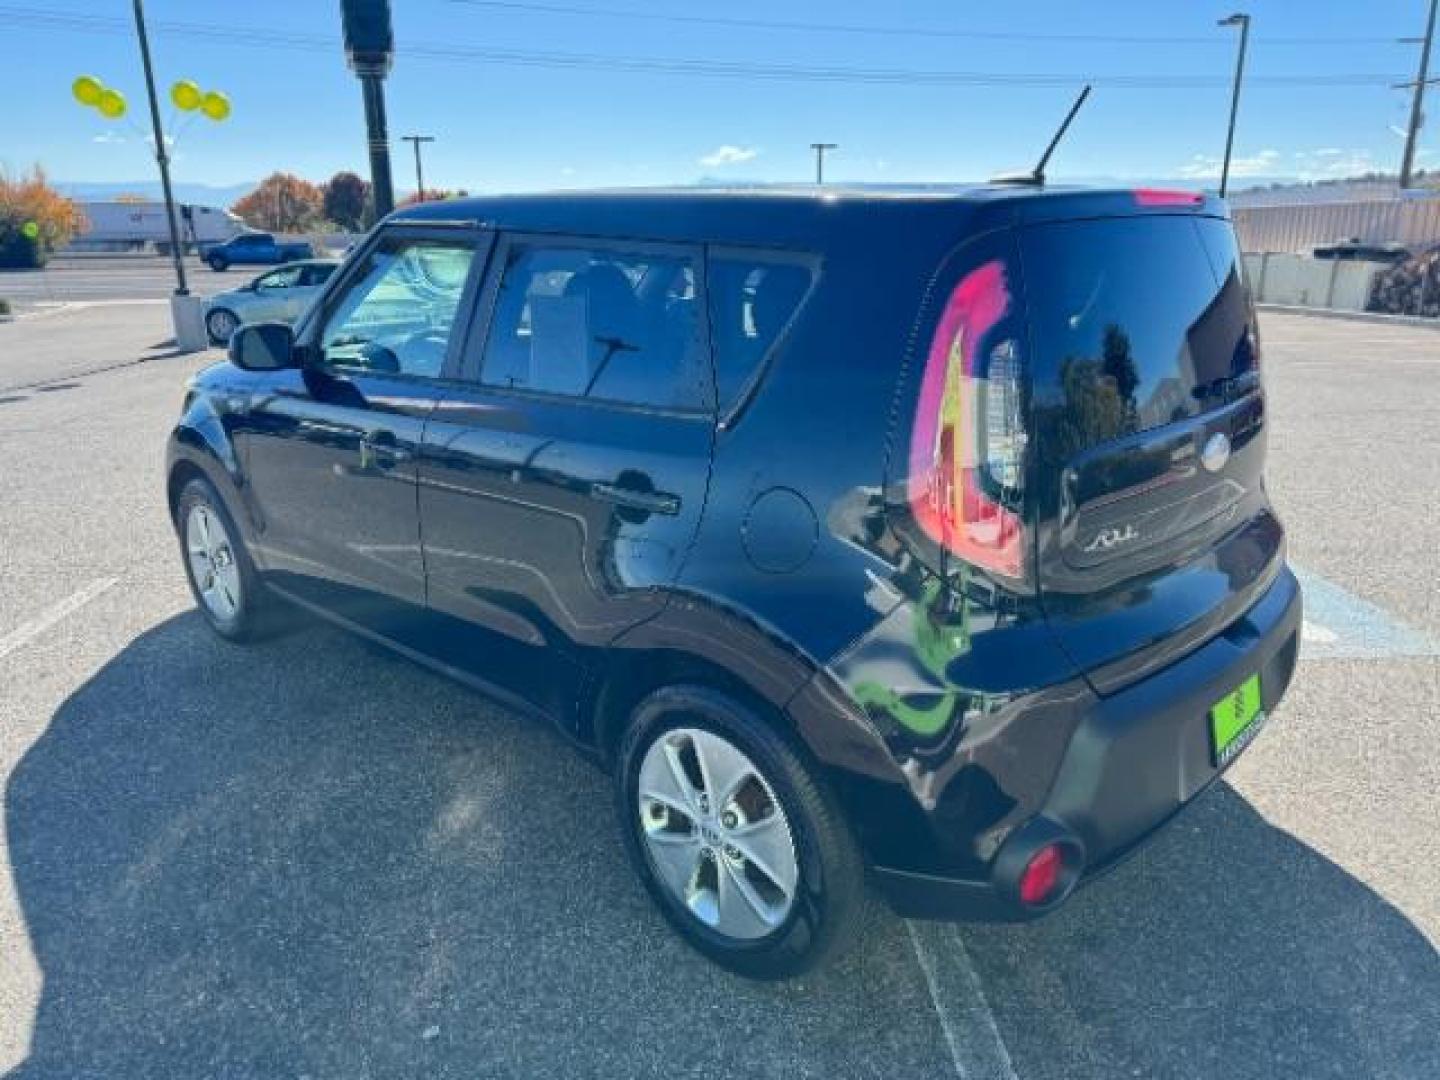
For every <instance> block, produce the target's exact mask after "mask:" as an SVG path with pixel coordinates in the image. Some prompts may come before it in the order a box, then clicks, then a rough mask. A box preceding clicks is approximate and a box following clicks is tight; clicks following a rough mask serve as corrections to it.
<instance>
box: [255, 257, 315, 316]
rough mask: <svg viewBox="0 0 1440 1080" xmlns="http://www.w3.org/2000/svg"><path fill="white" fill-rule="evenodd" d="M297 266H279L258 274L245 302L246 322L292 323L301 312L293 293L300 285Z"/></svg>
mask: <svg viewBox="0 0 1440 1080" xmlns="http://www.w3.org/2000/svg"><path fill="white" fill-rule="evenodd" d="M301 270H302V268H301V267H299V266H282V267H281V268H280V269H279V270H271V271H270V272H269V273H266V274H261V275H260V276H259V277H257V278H256V279H255V280H254V281H252V282H251V283H250V290H251V296H250V302H249V303H248V304H247V305H245V321H246V322H248V323H257V322H293V321H294V319H295V316H297V315H299V314H300V310H299V308H298V307H296V300H295V294H296V293H297V292H298V291H299V288H300V279H301Z"/></svg>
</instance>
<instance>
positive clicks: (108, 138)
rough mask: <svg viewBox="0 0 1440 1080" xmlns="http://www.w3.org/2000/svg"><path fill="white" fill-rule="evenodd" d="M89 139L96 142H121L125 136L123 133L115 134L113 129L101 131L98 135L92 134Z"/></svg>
mask: <svg viewBox="0 0 1440 1080" xmlns="http://www.w3.org/2000/svg"><path fill="white" fill-rule="evenodd" d="M90 141H91V142H97V143H107V144H108V143H123V142H124V141H125V136H124V135H118V134H116V133H115V132H113V131H102V132H101V133H100V134H99V135H96V136H94V137H93V138H92V139H91V140H90Z"/></svg>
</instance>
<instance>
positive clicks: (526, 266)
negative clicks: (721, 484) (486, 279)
mask: <svg viewBox="0 0 1440 1080" xmlns="http://www.w3.org/2000/svg"><path fill="white" fill-rule="evenodd" d="M698 303H699V301H698V298H697V294H696V288H695V265H694V260H693V259H692V258H690V257H689V256H688V255H685V254H681V253H674V254H671V253H665V254H655V253H645V254H640V253H630V252H626V251H624V250H622V249H619V248H608V247H595V248H588V247H582V246H575V247H568V246H567V247H560V246H554V245H550V244H534V245H532V244H526V243H516V244H512V245H511V246H510V248H509V254H508V257H507V259H506V266H505V271H504V275H503V277H502V278H501V281H500V286H499V290H498V292H497V295H496V298H495V313H494V317H493V319H492V320H491V324H490V333H489V335H488V338H487V340H486V343H485V355H484V358H483V360H482V363H481V370H480V378H481V381H482V382H484V383H487V384H489V385H492V386H503V387H507V388H511V389H519V390H532V391H537V392H541V393H547V394H563V395H566V396H569V397H580V398H590V399H594V400H598V401H614V402H621V403H625V404H631V405H649V406H654V407H658V408H668V409H708V408H709V407H710V404H711V400H712V394H711V385H712V377H711V373H710V364H709V358H708V357H707V356H706V351H705V349H704V347H703V341H702V340H701V333H700V327H701V320H700V313H699V311H698Z"/></svg>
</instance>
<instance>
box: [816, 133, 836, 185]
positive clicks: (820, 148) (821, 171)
mask: <svg viewBox="0 0 1440 1080" xmlns="http://www.w3.org/2000/svg"><path fill="white" fill-rule="evenodd" d="M810 149H811V150H814V151H815V183H817V184H823V183H825V152H826V151H827V150H838V149H840V144H839V143H833V142H812V143H811V144H810Z"/></svg>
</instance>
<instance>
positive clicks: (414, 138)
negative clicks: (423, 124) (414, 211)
mask: <svg viewBox="0 0 1440 1080" xmlns="http://www.w3.org/2000/svg"><path fill="white" fill-rule="evenodd" d="M400 138H401V140H402V141H404V142H408V143H410V144H411V145H412V146H414V147H415V201H416V202H424V201H425V170H424V169H423V168H422V167H421V165H420V144H421V143H432V142H434V141H435V136H434V135H401V136H400Z"/></svg>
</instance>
